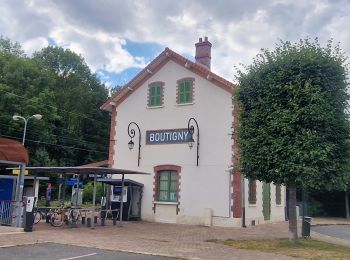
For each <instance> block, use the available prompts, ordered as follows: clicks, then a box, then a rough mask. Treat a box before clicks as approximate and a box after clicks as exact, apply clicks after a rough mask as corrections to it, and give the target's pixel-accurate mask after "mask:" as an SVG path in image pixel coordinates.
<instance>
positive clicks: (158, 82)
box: [147, 81, 165, 107]
mask: <svg viewBox="0 0 350 260" xmlns="http://www.w3.org/2000/svg"><path fill="white" fill-rule="evenodd" d="M158 85H160V105H161V106H163V105H164V85H165V82H163V81H155V82H152V83H150V84H148V91H147V106H148V107H150V106H151V98H150V94H151V87H153V86H158Z"/></svg>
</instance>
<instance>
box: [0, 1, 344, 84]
mask: <svg viewBox="0 0 350 260" xmlns="http://www.w3.org/2000/svg"><path fill="white" fill-rule="evenodd" d="M349 24H350V0H309V1H305V0H230V1H228V0H216V1H212V0H177V1H173V0H162V1H157V0H128V1H124V0H104V1H96V0H74V1H71V0H60V1H55V0H2V1H0V34H2V35H3V36H5V37H8V38H10V39H11V40H13V41H17V42H19V43H20V44H21V45H22V47H23V49H24V51H25V52H26V53H27V54H28V55H31V54H32V53H33V52H35V51H37V50H40V49H41V48H43V47H46V46H47V45H49V44H55V45H57V46H62V47H64V48H69V49H71V50H72V51H74V52H76V53H78V54H81V55H82V56H83V57H84V59H85V61H86V62H87V64H88V65H89V67H90V68H91V70H92V71H93V72H95V73H97V74H98V75H99V77H100V79H101V81H102V82H104V83H105V84H106V85H107V86H110V87H113V86H116V85H124V84H125V83H126V82H127V81H129V80H130V79H131V78H132V77H133V76H134V75H136V74H137V72H138V71H139V70H140V69H142V68H144V67H145V66H146V65H147V64H148V63H149V62H150V61H151V60H152V59H153V58H155V57H156V56H157V55H158V54H159V53H160V52H161V51H163V50H164V48H165V47H169V48H170V49H172V50H174V51H176V52H177V53H179V54H181V55H184V56H185V57H187V58H189V59H192V60H193V56H194V51H195V48H194V44H195V43H196V42H197V41H198V38H199V37H204V36H208V37H209V41H210V42H211V43H212V45H213V47H212V62H211V64H212V67H211V69H212V71H213V72H215V73H217V74H219V75H220V76H222V77H224V78H226V79H227V80H230V81H234V78H235V69H234V67H235V66H240V64H245V65H249V64H250V63H251V62H252V59H253V57H254V56H255V55H256V54H257V53H258V52H259V51H260V49H261V48H274V46H275V44H276V43H278V42H279V41H280V40H284V41H286V40H288V41H292V42H295V41H298V40H299V39H301V38H305V37H310V38H315V37H318V38H319V39H320V42H321V44H326V42H327V40H328V39H331V38H333V39H334V41H335V42H340V46H341V48H342V49H343V50H344V51H345V54H346V55H348V56H350V31H349V30H348V27H349Z"/></svg>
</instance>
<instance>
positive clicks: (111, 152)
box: [108, 106, 117, 168]
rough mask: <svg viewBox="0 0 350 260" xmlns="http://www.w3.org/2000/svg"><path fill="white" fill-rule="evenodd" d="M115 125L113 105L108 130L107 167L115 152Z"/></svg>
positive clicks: (112, 160)
mask: <svg viewBox="0 0 350 260" xmlns="http://www.w3.org/2000/svg"><path fill="white" fill-rule="evenodd" d="M116 127H117V108H116V107H115V106H113V108H112V113H111V128H110V132H109V152H108V167H109V168H112V167H113V165H114V163H115V161H114V154H115V130H116Z"/></svg>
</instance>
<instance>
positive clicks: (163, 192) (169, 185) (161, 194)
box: [158, 171, 177, 202]
mask: <svg viewBox="0 0 350 260" xmlns="http://www.w3.org/2000/svg"><path fill="white" fill-rule="evenodd" d="M158 200H159V201H169V202H177V172H176V171H160V172H158Z"/></svg>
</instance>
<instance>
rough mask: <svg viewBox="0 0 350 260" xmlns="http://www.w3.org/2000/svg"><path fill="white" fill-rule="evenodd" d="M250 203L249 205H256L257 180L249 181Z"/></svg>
mask: <svg viewBox="0 0 350 260" xmlns="http://www.w3.org/2000/svg"><path fill="white" fill-rule="evenodd" d="M248 201H249V204H256V181H255V180H249V183H248Z"/></svg>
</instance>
